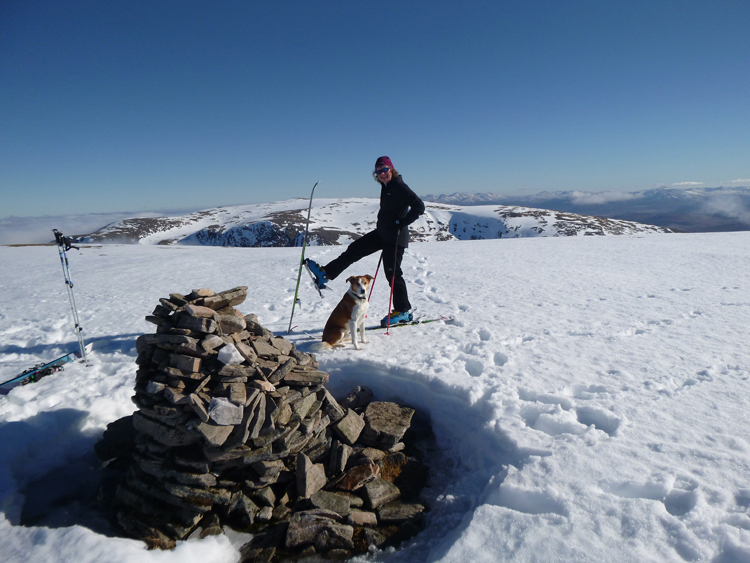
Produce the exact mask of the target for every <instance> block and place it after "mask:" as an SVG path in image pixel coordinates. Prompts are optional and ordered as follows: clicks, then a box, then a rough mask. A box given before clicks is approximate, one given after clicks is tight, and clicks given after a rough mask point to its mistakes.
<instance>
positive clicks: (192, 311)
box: [185, 304, 216, 319]
mask: <svg viewBox="0 0 750 563" xmlns="http://www.w3.org/2000/svg"><path fill="white" fill-rule="evenodd" d="M185 312H186V313H187V314H188V315H190V316H191V317H198V318H199V319H213V318H214V316H215V315H216V311H214V310H213V309H209V308H208V307H201V306H200V305H192V304H191V305H188V306H187V307H185Z"/></svg>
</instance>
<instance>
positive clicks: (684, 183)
mask: <svg viewBox="0 0 750 563" xmlns="http://www.w3.org/2000/svg"><path fill="white" fill-rule="evenodd" d="M672 185H673V186H703V185H705V182H677V183H675V184H672Z"/></svg>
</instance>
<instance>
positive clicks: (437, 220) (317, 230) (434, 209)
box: [75, 196, 670, 247]
mask: <svg viewBox="0 0 750 563" xmlns="http://www.w3.org/2000/svg"><path fill="white" fill-rule="evenodd" d="M441 197H443V196H441ZM446 197H452V196H446ZM466 197H468V196H466ZM378 207H379V200H378V199H374V198H350V199H318V200H315V201H314V203H313V207H312V210H311V214H310V229H309V233H310V234H309V238H308V244H311V245H317V246H324V245H335V244H348V243H349V242H350V241H352V240H354V239H356V238H358V237H359V236H361V235H363V234H364V233H366V232H368V231H370V230H372V229H374V228H375V219H376V216H377V211H378ZM307 208H308V200H306V199H291V200H286V201H281V202H274V203H263V204H255V205H238V206H232V207H218V208H214V209H207V210H203V211H197V212H195V213H190V214H187V215H184V216H180V217H140V218H131V219H123V220H120V221H116V222H114V223H111V224H109V225H107V226H106V227H104V228H102V229H99V230H97V231H96V232H93V233H89V234H85V235H77V236H75V239H76V240H77V241H78V242H83V243H121V244H123V243H124V244H170V245H171V244H191V245H206V246H243V247H254V246H301V244H302V236H303V233H304V229H305V223H306V220H307ZM410 232H411V235H412V236H411V240H413V241H447V240H480V239H496V238H515V237H535V236H553V237H558V236H604V235H620V234H633V233H657V232H662V233H663V232H670V230H669V229H667V228H664V227H656V226H652V225H645V224H640V223H637V222H633V221H626V220H621V219H604V218H601V217H594V216H587V215H581V214H577V213H570V212H564V211H548V210H544V209H535V208H530V207H525V206H519V205H451V204H443V203H434V202H430V203H427V211H426V212H425V214H424V215H423V216H422V217H420V218H419V219H418V220H417V221H416V222H415V223H414V224H412V225H411V226H410Z"/></svg>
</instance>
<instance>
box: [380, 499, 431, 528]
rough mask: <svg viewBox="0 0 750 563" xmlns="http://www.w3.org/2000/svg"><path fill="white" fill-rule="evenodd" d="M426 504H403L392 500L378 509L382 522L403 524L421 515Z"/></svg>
mask: <svg viewBox="0 0 750 563" xmlns="http://www.w3.org/2000/svg"><path fill="white" fill-rule="evenodd" d="M422 512H424V506H422V505H421V504H402V503H400V502H390V503H388V504H386V505H385V506H382V507H381V508H380V509H379V510H378V519H379V520H380V523H381V524H391V525H392V524H403V523H404V522H410V521H412V520H414V519H416V518H418V517H420V516H421V514H422Z"/></svg>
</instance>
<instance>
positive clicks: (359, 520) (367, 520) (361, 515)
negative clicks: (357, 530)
mask: <svg viewBox="0 0 750 563" xmlns="http://www.w3.org/2000/svg"><path fill="white" fill-rule="evenodd" d="M346 523H347V524H350V525H352V526H370V527H374V526H377V525H378V516H377V514H375V513H374V512H366V511H364V510H354V511H352V512H350V513H349V515H348V516H347V517H346Z"/></svg>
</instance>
